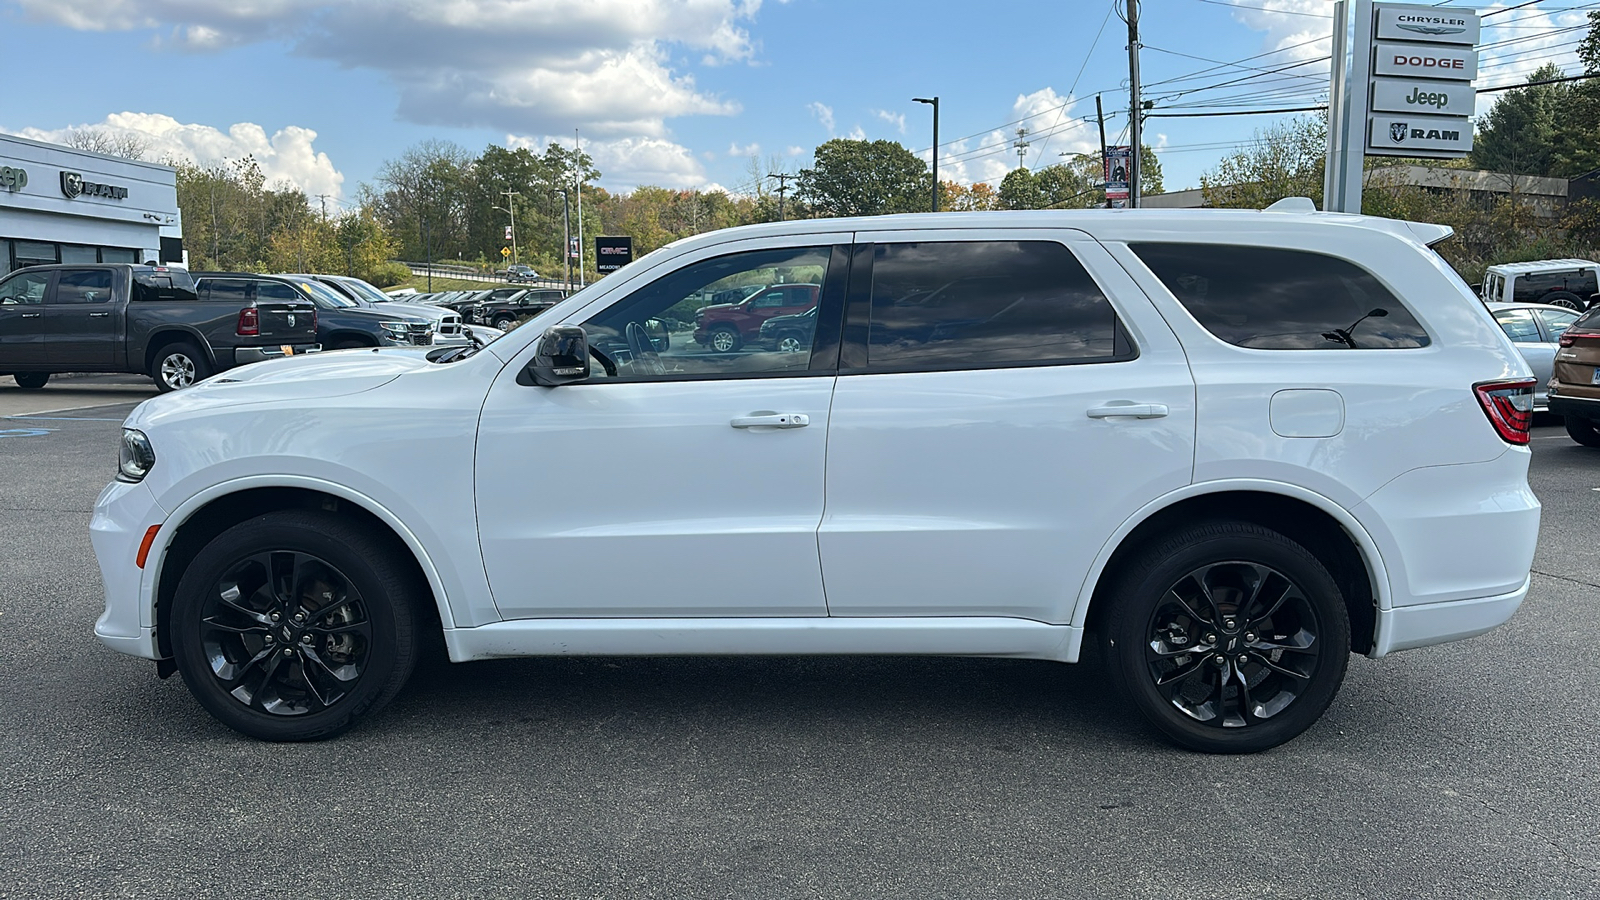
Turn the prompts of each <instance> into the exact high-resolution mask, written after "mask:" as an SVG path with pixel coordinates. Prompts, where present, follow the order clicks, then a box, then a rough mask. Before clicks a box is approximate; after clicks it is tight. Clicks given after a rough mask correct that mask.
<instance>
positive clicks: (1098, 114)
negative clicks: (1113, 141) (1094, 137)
mask: <svg viewBox="0 0 1600 900" xmlns="http://www.w3.org/2000/svg"><path fill="white" fill-rule="evenodd" d="M1094 117H1095V119H1096V120H1097V121H1098V122H1099V123H1100V180H1101V181H1105V180H1106V111H1105V108H1104V107H1102V106H1101V105H1100V95H1099V94H1095V95H1094ZM1110 208H1111V199H1110V198H1109V197H1108V198H1106V209H1110Z"/></svg>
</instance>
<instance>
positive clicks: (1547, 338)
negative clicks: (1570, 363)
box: [1489, 303, 1578, 412]
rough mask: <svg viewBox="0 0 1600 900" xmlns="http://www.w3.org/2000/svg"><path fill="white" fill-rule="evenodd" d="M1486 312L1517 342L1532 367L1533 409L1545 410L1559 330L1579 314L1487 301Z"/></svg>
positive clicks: (1562, 310) (1565, 309) (1543, 307)
mask: <svg viewBox="0 0 1600 900" xmlns="http://www.w3.org/2000/svg"><path fill="white" fill-rule="evenodd" d="M1489 312H1491V313H1493V314H1494V320H1495V321H1496V322H1499V323H1500V330H1502V331H1504V332H1505V333H1506V337H1509V338H1511V342H1512V343H1513V344H1516V345H1517V352H1518V353H1521V354H1522V358H1523V360H1525V361H1526V362H1527V363H1528V368H1530V369H1532V370H1533V377H1534V386H1533V411H1534V412H1547V411H1548V410H1549V407H1550V400H1549V396H1548V394H1547V390H1548V388H1547V385H1548V383H1549V381H1550V375H1551V366H1552V365H1553V364H1554V362H1555V356H1556V348H1557V347H1558V346H1559V342H1560V339H1561V333H1562V332H1563V331H1566V330H1567V327H1568V326H1570V325H1571V324H1572V323H1573V322H1574V321H1575V320H1576V319H1577V318H1578V314H1577V313H1576V312H1573V311H1572V310H1570V309H1567V308H1566V307H1564V306H1545V305H1543V304H1540V303H1490V304H1489Z"/></svg>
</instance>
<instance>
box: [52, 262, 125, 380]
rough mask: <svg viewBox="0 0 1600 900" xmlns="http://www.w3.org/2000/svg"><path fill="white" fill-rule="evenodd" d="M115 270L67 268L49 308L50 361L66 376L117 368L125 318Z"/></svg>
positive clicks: (57, 275) (58, 283) (62, 273)
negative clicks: (119, 306) (118, 310)
mask: <svg viewBox="0 0 1600 900" xmlns="http://www.w3.org/2000/svg"><path fill="white" fill-rule="evenodd" d="M116 277H117V273H116V272H114V271H113V270H111V269H99V268H95V269H62V270H60V271H59V272H58V273H57V274H56V284H55V289H54V290H53V291H51V292H50V295H49V302H48V303H46V304H45V308H44V323H45V324H44V328H45V333H46V334H48V335H49V339H48V340H47V341H46V342H45V348H44V350H45V361H46V364H47V365H48V366H50V367H51V368H57V369H59V370H60V371H63V372H72V371H80V372H81V371H95V370H97V369H98V368H100V367H103V368H104V369H105V370H106V371H110V370H111V369H112V368H114V367H116V359H117V355H118V354H117V351H118V349H119V347H120V344H121V340H122V333H121V332H122V317H121V316H119V315H117V314H116V304H115V303H113V302H112V301H113V299H114V297H113V294H114V293H115V291H114V289H113V285H114V284H115V283H116Z"/></svg>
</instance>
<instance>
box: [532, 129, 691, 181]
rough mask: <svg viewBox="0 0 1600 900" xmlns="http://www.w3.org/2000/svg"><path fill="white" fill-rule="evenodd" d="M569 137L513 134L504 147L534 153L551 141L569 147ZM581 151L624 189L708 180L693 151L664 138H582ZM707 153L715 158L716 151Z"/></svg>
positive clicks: (608, 177)
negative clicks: (594, 139)
mask: <svg viewBox="0 0 1600 900" xmlns="http://www.w3.org/2000/svg"><path fill="white" fill-rule="evenodd" d="M569 140H570V139H569V138H565V137H543V138H532V137H519V136H515V135H513V136H511V137H508V138H507V139H506V146H508V147H511V148H513V149H515V148H518V147H527V148H528V149H530V150H532V151H534V152H536V153H543V152H544V150H545V148H546V147H548V146H549V145H550V144H551V143H563V144H568V146H570V143H568V142H569ZM583 152H585V153H587V154H589V158H590V159H592V160H594V165H595V168H597V169H599V170H600V171H601V172H603V173H605V179H606V184H607V185H608V186H611V187H614V188H619V189H627V188H632V187H638V186H639V185H642V184H653V185H659V186H661V187H669V188H701V189H702V190H704V187H703V186H704V185H706V184H708V183H709V182H708V181H707V180H706V170H705V166H703V165H701V163H700V160H698V159H696V158H695V155H694V153H693V152H692V151H691V150H690V149H689V148H688V147H685V146H683V145H682V144H675V143H673V142H672V141H669V140H666V139H664V138H655V137H625V138H616V139H611V140H596V141H591V140H589V139H587V138H585V139H584V141H583ZM708 156H710V157H712V158H714V157H715V154H708Z"/></svg>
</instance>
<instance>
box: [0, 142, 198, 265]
mask: <svg viewBox="0 0 1600 900" xmlns="http://www.w3.org/2000/svg"><path fill="white" fill-rule="evenodd" d="M148 260H156V261H158V262H162V263H179V264H181V263H182V262H183V261H184V254H183V218H182V216H181V215H180V214H179V212H178V188H177V173H176V171H175V170H174V169H173V168H172V167H171V166H161V165H156V164H155V163H147V162H140V161H138V160H132V159H123V158H121V157H116V156H106V155H105V154H101V153H89V152H86V151H83V150H74V149H72V148H70V147H62V146H60V145H57V144H46V143H43V142H40V141H30V140H27V139H26V138H19V137H14V136H12V135H8V134H0V274H4V273H6V272H10V271H13V270H15V269H18V268H21V267H23V266H33V265H40V264H43V263H93V262H119V263H140V262H146V261H148Z"/></svg>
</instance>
